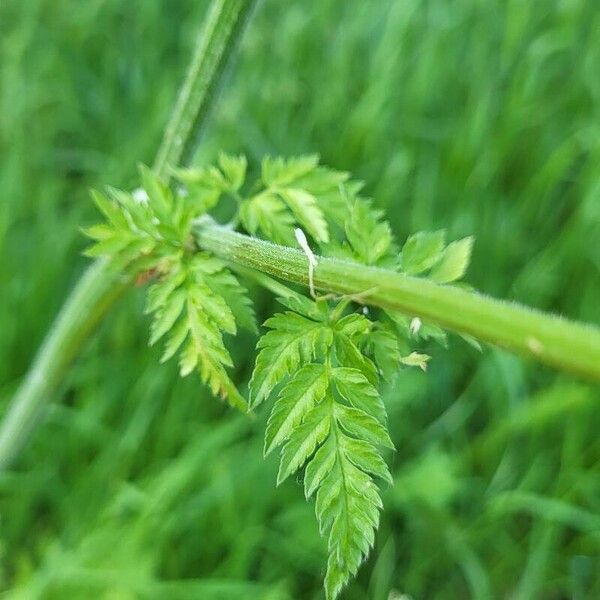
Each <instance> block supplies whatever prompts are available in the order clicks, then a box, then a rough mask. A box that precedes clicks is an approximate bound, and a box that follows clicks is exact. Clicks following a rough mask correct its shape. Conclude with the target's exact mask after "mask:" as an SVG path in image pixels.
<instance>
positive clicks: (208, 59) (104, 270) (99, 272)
mask: <svg viewBox="0 0 600 600" xmlns="http://www.w3.org/2000/svg"><path fill="white" fill-rule="evenodd" d="M253 4H254V0H213V2H212V4H211V7H210V9H209V13H208V17H207V20H206V24H205V26H204V27H203V29H202V32H201V35H200V37H199V40H198V43H197V46H196V50H195V52H194V56H193V59H192V61H191V63H190V66H189V68H188V72H187V75H186V79H185V82H184V84H183V86H182V88H181V92H180V94H179V98H178V100H177V104H176V106H175V110H174V112H173V115H172V117H171V120H170V122H169V124H168V126H167V128H166V131H165V135H164V138H163V141H162V143H161V146H160V148H159V150H158V153H157V157H156V161H155V165H154V169H155V171H156V172H157V173H158V174H159V175H160V176H161V177H163V178H165V179H168V171H169V167H171V166H177V165H178V164H180V163H181V161H182V160H184V159H186V160H187V158H189V156H190V155H191V153H192V151H193V147H194V142H195V139H197V136H198V132H199V130H200V128H201V126H202V125H203V123H204V122H205V120H206V116H207V111H208V108H209V104H210V100H211V97H212V94H213V92H214V89H215V87H216V85H217V83H218V82H219V80H220V79H221V78H222V75H223V72H224V70H225V66H226V64H227V59H228V58H229V56H230V55H231V52H232V50H233V49H234V47H235V45H236V40H237V38H239V37H240V35H241V29H242V25H243V23H244V21H245V17H246V16H247V14H248V12H249V10H250V8H251V6H252V5H253ZM130 283H131V282H130V281H128V280H127V279H125V278H124V276H123V274H122V271H121V269H119V266H118V265H113V264H112V263H111V262H110V261H108V260H98V261H96V262H95V263H93V264H92V265H91V266H90V267H88V269H87V270H86V272H85V273H84V275H83V276H82V277H81V279H80V280H79V282H78V283H77V285H76V286H75V288H74V289H73V291H72V292H71V295H70V296H69V297H68V299H67V300H66V302H65V304H64V305H63V307H62V309H61V311H60V313H59V315H58V317H57V318H56V321H55V323H54V325H53V326H52V328H51V330H50V332H49V333H48V335H47V336H46V338H45V340H44V343H43V344H42V347H41V348H40V349H39V351H38V353H37V355H36V357H35V359H34V361H33V364H32V366H31V367H30V369H29V371H28V373H27V375H26V377H25V380H24V381H23V383H22V384H21V386H20V387H19V389H18V390H17V393H16V395H15V396H14V398H13V399H12V402H11V404H10V406H9V407H8V412H7V413H6V415H5V417H4V419H3V421H2V424H1V426H0V471H2V470H5V469H7V468H9V467H10V465H11V463H12V462H13V460H14V459H15V457H16V456H17V454H18V452H19V451H20V450H21V448H22V447H23V446H24V445H25V443H26V442H27V440H28V439H29V436H30V435H31V434H32V432H33V431H34V430H35V426H36V424H37V423H38V422H39V420H40V415H41V414H42V412H43V410H44V408H45V405H46V403H47V402H48V401H49V400H50V399H51V398H52V396H53V394H54V392H55V390H56V388H57V386H58V385H59V384H60V382H61V380H62V378H63V376H64V374H65V373H66V371H67V370H68V368H69V367H70V365H71V363H72V362H73V360H74V359H75V358H76V357H77V354H78V353H79V350H80V348H81V346H82V345H83V343H84V342H85V340H86V339H87V338H88V337H89V335H90V334H91V333H92V331H93V329H94V327H95V326H96V324H97V323H98V322H99V321H100V319H101V318H102V316H103V315H104V314H105V313H106V312H107V311H108V309H109V308H110V307H111V306H112V305H113V304H114V303H115V302H116V300H117V299H118V298H119V297H120V296H121V295H122V294H123V293H124V292H125V291H126V290H127V289H128V288H129V287H130Z"/></svg>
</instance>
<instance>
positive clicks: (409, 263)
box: [401, 230, 446, 275]
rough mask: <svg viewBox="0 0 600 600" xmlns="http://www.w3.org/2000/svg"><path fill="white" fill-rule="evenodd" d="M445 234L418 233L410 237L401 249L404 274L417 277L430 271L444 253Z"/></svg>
mask: <svg viewBox="0 0 600 600" xmlns="http://www.w3.org/2000/svg"><path fill="white" fill-rule="evenodd" d="M445 240H446V233H445V232H444V231H443V230H441V231H433V232H428V231H420V232H419V233H415V234H414V235H411V236H410V237H409V238H408V240H406V243H405V244H404V246H403V248H402V255H401V256H402V258H401V266H402V270H403V271H404V272H405V273H409V274H410V275H418V274H419V273H423V272H424V271H427V270H429V269H431V267H433V266H434V265H435V264H436V263H437V262H438V261H439V260H440V259H441V258H442V254H443V252H444V243H445Z"/></svg>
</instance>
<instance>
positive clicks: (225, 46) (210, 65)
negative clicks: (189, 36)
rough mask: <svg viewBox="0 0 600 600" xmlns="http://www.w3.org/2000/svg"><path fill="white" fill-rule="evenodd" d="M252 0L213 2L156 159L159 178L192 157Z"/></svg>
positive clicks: (220, 0) (166, 176)
mask: <svg viewBox="0 0 600 600" xmlns="http://www.w3.org/2000/svg"><path fill="white" fill-rule="evenodd" d="M253 3H254V0H216V1H214V2H213V3H212V5H211V7H210V9H209V12H208V16H207V18H206V22H205V25H204V28H203V30H202V32H201V34H200V38H199V40H198V45H197V46H196V51H195V52H194V56H193V58H192V61H191V63H190V66H189V68H188V72H187V75H186V78H185V80H184V82H183V85H182V86H181V89H180V91H179V96H178V98H177V102H176V103H175V107H174V109H173V114H172V115H171V119H170V121H169V123H168V125H167V127H166V129H165V134H164V136H163V139H162V142H161V145H160V148H159V149H158V152H157V155H156V160H155V161H154V171H155V173H156V174H157V175H158V176H159V177H163V178H168V174H169V173H168V170H169V167H170V166H177V165H179V164H185V163H186V162H188V161H189V160H190V159H191V156H192V154H193V151H194V148H195V147H196V142H197V139H198V134H199V131H200V128H201V125H202V123H203V122H204V120H205V119H206V113H207V111H208V108H209V106H210V100H211V97H212V94H213V92H214V89H215V88H216V86H217V85H218V83H219V79H220V78H219V74H220V73H222V72H223V70H224V69H225V67H226V66H227V62H228V60H229V57H230V55H231V54H232V51H233V50H234V49H235V47H236V45H237V43H238V40H239V38H240V31H241V29H242V27H243V25H244V22H245V20H246V17H247V15H248V14H249V12H250V9H251V7H252V5H253Z"/></svg>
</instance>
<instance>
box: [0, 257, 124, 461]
mask: <svg viewBox="0 0 600 600" xmlns="http://www.w3.org/2000/svg"><path fill="white" fill-rule="evenodd" d="M130 285H131V280H130V279H128V278H127V277H126V276H125V275H124V274H123V272H122V270H121V269H120V268H119V265H116V264H113V263H112V262H111V261H110V260H108V259H100V260H97V261H96V262H95V263H94V264H93V265H92V266H91V267H89V268H88V269H87V270H86V272H85V273H84V275H83V276H82V277H81V279H80V280H79V281H78V283H77V285H76V286H75V288H74V290H73V292H72V293H71V295H70V296H69V298H68V300H67V301H66V303H65V304H64V306H63V307H62V310H61V311H60V313H59V315H58V317H57V319H56V321H55V322H54V324H53V325H52V328H51V329H50V332H49V333H48V335H47V336H46V338H45V340H44V342H43V344H42V346H41V348H40V349H39V351H38V353H37V355H36V357H35V360H34V361H33V364H32V365H31V367H30V368H29V371H28V373H27V376H26V377H25V380H24V382H23V383H22V384H21V386H20V387H19V390H18V391H17V394H16V396H15V397H14V399H13V401H12V404H11V406H10V409H9V411H8V413H7V415H6V416H5V418H4V420H3V422H2V428H1V429H0V471H1V470H3V469H6V468H7V467H8V466H9V465H10V463H11V462H12V460H13V459H14V458H15V456H16V455H17V454H18V453H19V451H20V450H21V448H22V447H23V445H24V444H25V442H26V440H27V438H28V436H29V434H30V433H31V432H32V431H33V430H34V429H35V426H36V424H37V423H38V422H39V419H40V415H41V414H42V412H43V409H44V407H45V405H46V402H47V401H48V398H49V396H50V395H51V394H52V391H53V390H54V389H55V388H56V386H57V385H58V384H59V383H60V381H61V380H62V378H63V375H64V373H65V372H66V370H67V369H68V367H69V365H70V364H71V362H72V361H73V359H74V358H75V356H76V355H77V353H78V352H79V348H80V347H81V344H82V343H83V342H84V341H85V340H86V339H87V337H88V336H89V335H90V333H91V332H92V331H93V329H94V328H95V326H96V324H97V323H98V322H99V321H100V320H101V319H102V317H103V316H104V314H105V313H106V312H107V310H108V309H109V308H110V307H111V306H112V305H113V304H114V302H115V301H116V300H117V299H118V298H119V297H120V296H121V295H122V294H123V293H124V292H125V290H127V289H128V288H129V286H130Z"/></svg>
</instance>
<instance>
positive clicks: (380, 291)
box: [195, 220, 600, 381]
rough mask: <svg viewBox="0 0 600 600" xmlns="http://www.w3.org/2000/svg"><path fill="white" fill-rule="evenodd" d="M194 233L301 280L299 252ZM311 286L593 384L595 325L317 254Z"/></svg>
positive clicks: (221, 230) (204, 243) (206, 228)
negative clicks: (434, 326) (514, 354)
mask: <svg viewBox="0 0 600 600" xmlns="http://www.w3.org/2000/svg"><path fill="white" fill-rule="evenodd" d="M195 233H196V241H197V243H198V246H199V247H200V248H202V249H204V250H209V251H210V252H213V253H214V254H216V255H217V256H220V257H221V258H223V259H225V260H227V261H229V262H232V263H235V264H238V265H242V266H245V267H249V268H252V269H256V270H258V271H261V272H263V273H267V274H269V275H272V276H274V277H277V278H279V279H283V280H285V281H289V282H294V283H300V284H302V285H308V261H307V257H306V255H305V254H304V253H303V252H301V251H300V250H296V249H294V248H287V247H284V246H278V245H276V244H272V243H270V242H265V241H263V240H259V239H256V238H252V237H249V236H247V235H242V234H239V233H235V232H233V231H231V230H230V229H228V228H226V227H223V226H219V225H216V224H214V222H212V223H211V222H210V221H206V220H205V221H201V222H199V223H198V225H197V226H196V228H195ZM314 284H315V287H316V288H317V289H319V290H321V291H324V292H332V293H335V294H343V295H356V296H358V297H359V298H361V299H362V301H364V302H365V303H366V304H370V305H373V306H379V307H382V308H387V309H391V310H397V311H400V312H402V313H404V314H407V315H410V316H412V317H420V318H422V319H423V320H426V321H427V322H430V323H435V324H437V325H440V326H442V327H445V328H447V329H450V330H452V331H455V332H457V333H463V334H468V335H470V336H473V337H474V338H476V339H478V340H480V341H483V342H489V343H490V344H494V345H496V346H499V347H501V348H506V349H507V350H511V351H513V352H516V353H518V354H522V355H525V356H530V357H532V358H534V359H536V360H538V361H540V362H543V363H546V364H549V365H552V366H554V367H557V368H559V369H563V370H565V371H570V372H572V373H575V374H577V375H581V376H584V377H587V378H591V379H594V380H597V381H600V330H599V329H598V328H596V327H593V326H590V325H583V324H579V323H574V322H571V321H568V320H566V319H563V318H561V317H558V316H554V315H548V314H545V313H542V312H539V311H536V310H532V309H529V308H527V307H524V306H521V305H519V304H516V303H510V302H503V301H500V300H495V299H493V298H489V297H487V296H484V295H482V294H479V293H475V292H470V291H465V290H463V289H460V288H458V287H453V286H446V285H439V284H436V283H433V282H432V281H429V280H427V279H421V278H416V277H409V276H407V275H403V274H401V273H397V272H394V271H391V270H385V269H379V268H375V267H367V266H364V265H360V264H358V263H352V262H346V261H342V260H338V259H332V258H323V257H321V258H319V259H318V265H317V267H316V269H315V273H314Z"/></svg>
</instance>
